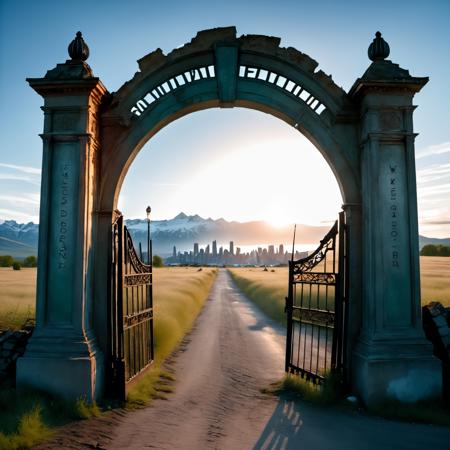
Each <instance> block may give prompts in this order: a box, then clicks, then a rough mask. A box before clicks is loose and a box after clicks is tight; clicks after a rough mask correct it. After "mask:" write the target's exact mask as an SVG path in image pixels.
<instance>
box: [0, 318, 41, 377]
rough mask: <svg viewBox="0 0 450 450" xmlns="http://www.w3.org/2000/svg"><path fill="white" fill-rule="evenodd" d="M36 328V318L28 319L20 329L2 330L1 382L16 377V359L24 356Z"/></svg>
mask: <svg viewBox="0 0 450 450" xmlns="http://www.w3.org/2000/svg"><path fill="white" fill-rule="evenodd" d="M33 330H34V320H31V319H29V320H27V321H26V322H25V323H24V325H23V326H22V328H21V329H20V330H16V331H12V330H4V331H0V383H2V382H3V381H4V380H6V379H7V378H11V379H13V380H14V379H15V372H16V361H17V358H19V357H20V356H22V355H23V354H24V352H25V348H26V346H27V343H28V339H29V338H30V337H31V334H32V333H33Z"/></svg>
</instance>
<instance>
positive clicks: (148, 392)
mask: <svg viewBox="0 0 450 450" xmlns="http://www.w3.org/2000/svg"><path fill="white" fill-rule="evenodd" d="M174 380H175V377H174V376H173V375H172V374H171V373H169V372H167V371H165V370H163V369H161V367H152V368H151V369H150V370H148V372H147V373H146V374H145V375H143V376H142V378H141V379H140V380H139V381H137V382H136V384H135V385H134V386H133V387H132V388H131V389H130V390H129V392H128V393H127V399H126V407H127V409H136V408H142V407H143V406H148V405H149V404H150V403H151V402H152V400H154V399H157V398H158V399H165V398H166V395H165V394H166V393H169V392H172V391H173V390H174V388H173V386H172V385H171V383H173V381H174Z"/></svg>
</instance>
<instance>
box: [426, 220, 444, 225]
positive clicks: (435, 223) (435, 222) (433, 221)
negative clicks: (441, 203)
mask: <svg viewBox="0 0 450 450" xmlns="http://www.w3.org/2000/svg"><path fill="white" fill-rule="evenodd" d="M422 223H423V224H425V225H450V219H437V220H423V221H422Z"/></svg>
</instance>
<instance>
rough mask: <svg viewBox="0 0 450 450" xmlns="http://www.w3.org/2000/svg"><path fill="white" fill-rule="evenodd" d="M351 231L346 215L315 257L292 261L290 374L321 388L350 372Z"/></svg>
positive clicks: (288, 302)
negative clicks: (346, 370)
mask: <svg viewBox="0 0 450 450" xmlns="http://www.w3.org/2000/svg"><path fill="white" fill-rule="evenodd" d="M345 233H346V226H345V216H344V213H343V212H341V213H340V215H339V221H336V222H335V223H334V225H333V227H332V228H331V229H330V231H329V232H328V233H327V234H326V235H325V237H324V238H323V239H322V240H321V242H320V245H319V247H318V248H317V249H316V250H315V251H314V252H313V253H312V254H311V255H309V256H307V257H306V258H302V259H299V260H297V261H290V262H289V291H288V296H287V297H286V314H287V338H286V367H285V370H286V372H288V373H294V374H298V375H301V376H302V377H305V378H306V379H307V380H310V381H312V382H313V383H316V384H320V383H321V382H322V381H323V380H324V377H325V376H326V374H327V373H328V372H329V371H330V370H331V371H339V372H343V370H344V368H345V351H344V342H345V332H346V326H345V325H346V324H345V317H346V313H345V300H346V295H345V292H346V287H347V282H346V260H347V258H346V255H347V251H346V236H345ZM344 375H345V374H344Z"/></svg>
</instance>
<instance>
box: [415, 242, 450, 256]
mask: <svg viewBox="0 0 450 450" xmlns="http://www.w3.org/2000/svg"><path fill="white" fill-rule="evenodd" d="M420 256H450V246H448V245H433V244H428V245H424V246H423V247H422V250H421V251H420Z"/></svg>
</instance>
